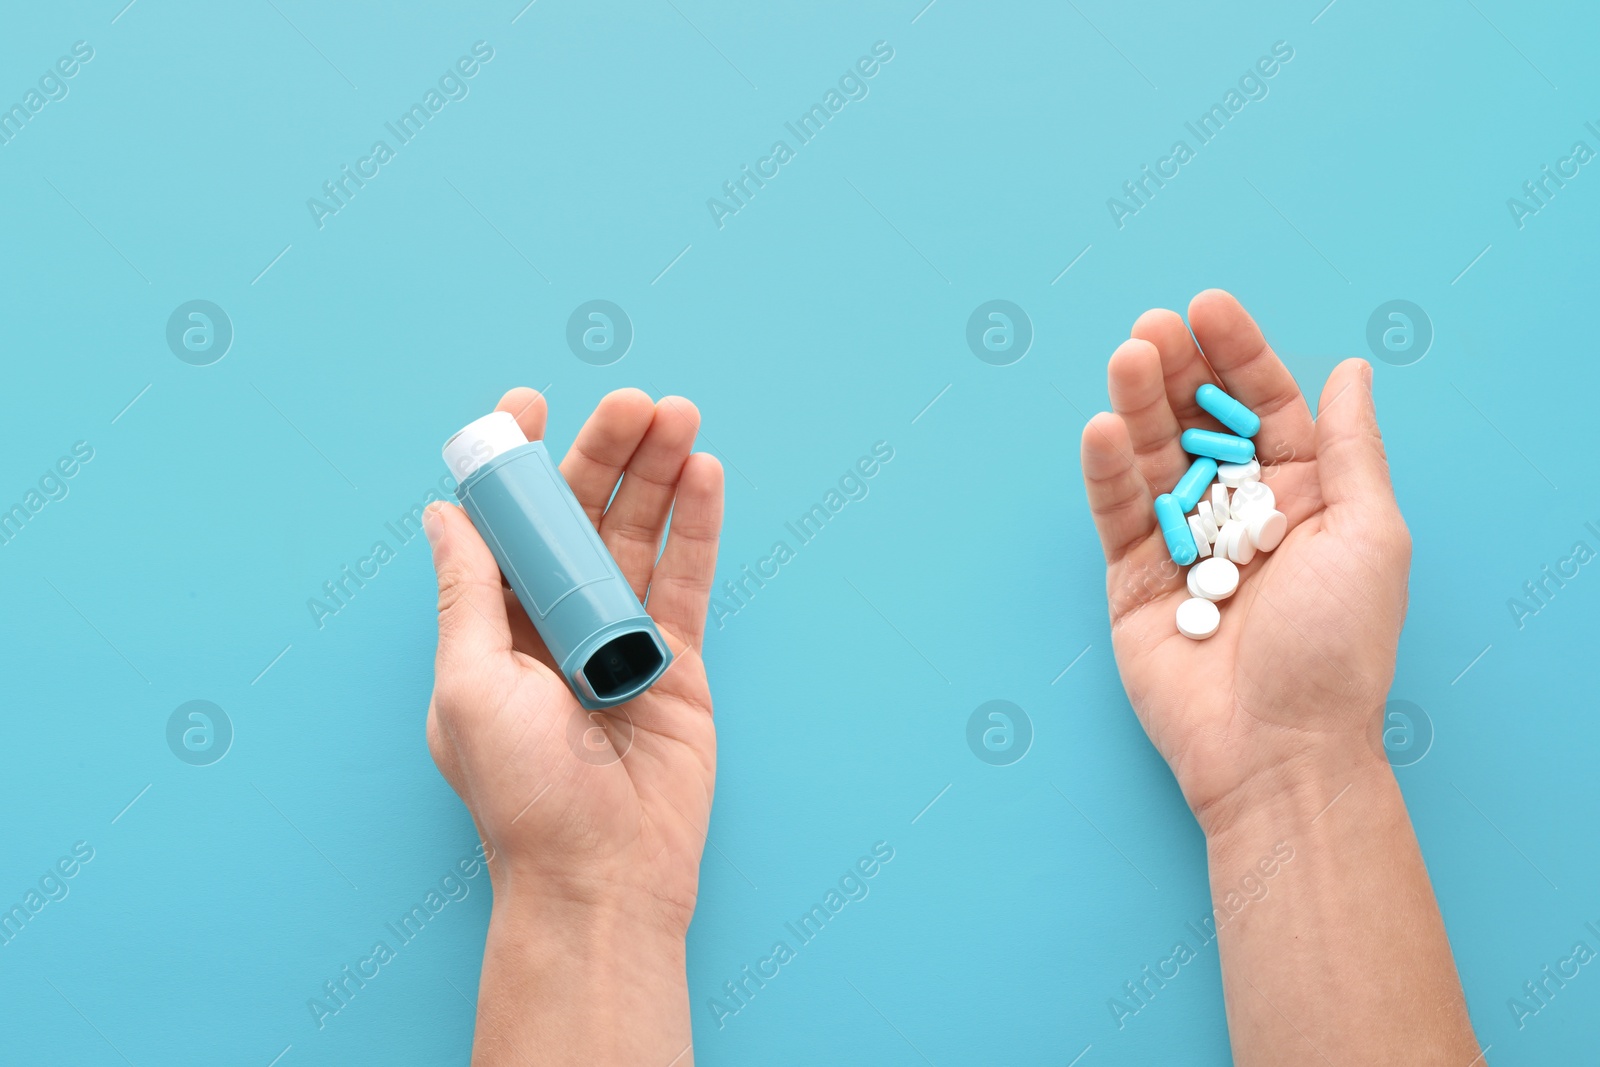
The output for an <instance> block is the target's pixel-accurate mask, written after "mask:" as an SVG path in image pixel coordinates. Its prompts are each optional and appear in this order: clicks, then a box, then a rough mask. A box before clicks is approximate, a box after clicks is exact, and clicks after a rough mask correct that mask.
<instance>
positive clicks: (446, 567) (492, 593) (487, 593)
mask: <svg viewBox="0 0 1600 1067" xmlns="http://www.w3.org/2000/svg"><path fill="white" fill-rule="evenodd" d="M422 528H423V530H424V532H426V533H427V535H428V543H429V544H430V545H432V546H433V567H434V571H435V573H436V574H437V576H438V580H439V655H438V666H437V673H439V674H441V675H442V674H444V673H445V672H446V671H447V670H448V669H449V668H451V667H454V666H459V665H462V664H473V663H477V662H480V661H481V660H482V659H484V658H485V657H488V656H493V655H496V654H500V653H505V652H508V651H510V649H511V628H510V625H509V624H508V623H507V622H506V604H505V599H504V595H503V594H502V593H501V591H500V568H499V566H498V565H496V563H495V561H494V556H493V555H491V554H490V552H489V546H488V545H485V544H484V543H483V538H481V537H479V536H478V531H477V530H475V529H473V526H472V520H470V519H468V518H467V515H466V513H465V512H464V511H462V510H461V509H460V508H458V507H456V506H455V505H453V504H446V503H444V502H443V501H437V502H435V503H433V504H430V505H428V509H427V510H426V511H424V512H423V513H422Z"/></svg>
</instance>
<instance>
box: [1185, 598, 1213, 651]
mask: <svg viewBox="0 0 1600 1067" xmlns="http://www.w3.org/2000/svg"><path fill="white" fill-rule="evenodd" d="M1221 625H1222V612H1220V611H1218V610H1217V606H1216V605H1215V604H1213V603H1212V602H1211V601H1209V600H1204V599H1202V598H1200V597H1190V598H1189V599H1188V600H1185V601H1184V602H1183V603H1182V604H1179V605H1178V632H1179V633H1180V634H1182V635H1183V636H1185V637H1187V638H1190V639H1192V640H1195V641H1204V640H1205V639H1206V638H1208V637H1210V636H1211V635H1212V634H1214V633H1216V632H1217V627H1218V626H1221Z"/></svg>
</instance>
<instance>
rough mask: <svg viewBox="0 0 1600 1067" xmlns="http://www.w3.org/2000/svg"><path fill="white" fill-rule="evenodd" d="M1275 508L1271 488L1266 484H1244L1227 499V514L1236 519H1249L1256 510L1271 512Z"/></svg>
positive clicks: (1275, 502)
mask: <svg viewBox="0 0 1600 1067" xmlns="http://www.w3.org/2000/svg"><path fill="white" fill-rule="evenodd" d="M1277 506H1278V501H1277V498H1276V497H1274V496H1273V493H1272V487H1271V486H1269V485H1268V484H1267V483H1266V482H1245V483H1244V484H1243V485H1241V486H1239V488H1237V489H1235V490H1234V491H1233V496H1232V497H1230V498H1229V499H1228V513H1229V514H1230V515H1232V516H1233V517H1234V518H1236V519H1245V518H1249V517H1250V515H1251V514H1253V513H1254V512H1255V511H1257V510H1261V511H1271V510H1272V509H1273V508H1275V507H1277Z"/></svg>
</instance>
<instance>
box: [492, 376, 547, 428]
mask: <svg viewBox="0 0 1600 1067" xmlns="http://www.w3.org/2000/svg"><path fill="white" fill-rule="evenodd" d="M494 409H495V410H496V411H505V412H509V413H510V415H511V416H512V417H513V418H515V419H516V420H517V425H518V426H520V427H522V434H523V436H524V437H526V438H527V439H528V440H530V441H540V440H543V439H544V426H545V420H546V418H547V417H548V416H549V413H550V406H549V404H548V403H546V402H545V399H544V394H543V393H541V392H539V390H537V389H529V388H528V387H527V386H526V385H519V386H517V387H516V388H515V389H513V390H511V391H510V392H508V393H507V394H506V395H505V396H503V397H501V398H500V403H498V404H496V405H495V406H494Z"/></svg>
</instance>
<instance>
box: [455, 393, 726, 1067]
mask: <svg viewBox="0 0 1600 1067" xmlns="http://www.w3.org/2000/svg"><path fill="white" fill-rule="evenodd" d="M497 412H498V413H499V417H496V418H494V419H492V420H491V421H490V422H489V424H488V427H487V433H486V434H482V433H481V432H482V431H483V430H484V428H483V427H480V428H479V431H475V432H480V435H482V436H489V438H490V439H489V440H488V441H487V442H486V443H485V444H484V445H483V446H482V447H480V448H479V449H478V453H479V455H478V456H477V457H472V458H474V459H475V461H476V463H477V469H475V470H473V471H471V472H470V473H468V474H467V476H466V477H462V476H461V474H460V472H459V470H458V471H457V477H458V478H459V479H460V481H461V483H462V484H461V489H460V491H459V495H460V497H461V499H462V500H463V502H464V504H465V505H466V507H467V508H468V510H469V511H475V512H476V513H475V514H474V516H473V517H474V518H476V519H479V520H481V521H482V522H483V525H484V528H486V529H488V530H489V531H490V536H491V537H493V538H496V539H498V540H499V541H500V544H499V545H498V546H497V548H496V549H492V548H491V546H490V544H486V543H485V538H484V537H483V536H482V535H480V533H479V530H478V528H475V526H474V522H473V520H472V519H469V517H468V514H467V513H465V512H463V511H462V509H460V508H457V507H455V506H452V505H450V504H445V503H436V504H434V505H432V506H430V507H429V509H428V511H427V512H426V513H425V515H424V529H425V530H426V531H427V534H428V538H429V541H430V543H431V544H432V546H433V558H434V566H435V569H436V570H437V572H438V578H439V649H438V657H437V663H436V667H435V680H434V691H433V699H432V701H431V703H430V705H429V708H428V730H427V733H428V746H429V749H430V751H431V752H432V753H433V757H434V760H435V762H436V763H437V764H438V765H439V769H440V771H441V773H442V774H443V775H444V777H445V778H446V779H447V780H448V781H449V783H450V784H451V786H453V787H454V788H455V790H456V792H457V793H458V794H460V796H461V798H462V800H463V801H465V802H466V805H467V807H468V808H469V809H470V810H471V812H472V816H473V820H474V822H475V824H476V827H477V830H478V833H479V835H480V837H481V838H482V839H483V840H484V842H485V843H486V844H487V846H488V848H487V850H486V851H488V852H489V854H490V856H491V860H490V863H489V870H490V876H491V878H492V880H493V884H494V910H493V914H492V917H491V920H490V927H489V941H488V946H487V949H486V952H485V958H484V973H483V981H482V984H481V987H480V993H479V1002H478V1033H477V1045H476V1048H475V1053H474V1060H473V1062H474V1063H477V1064H485V1063H489V1064H492V1063H500V1062H507V1063H510V1062H525V1060H526V1056H527V1055H528V1054H529V1051H528V1050H529V1049H530V1048H532V1047H537V1049H538V1053H539V1058H540V1062H544V1063H567V1062H573V1063H578V1062H582V1063H584V1064H585V1065H586V1067H594V1065H595V1064H603V1063H612V1062H617V1063H632V1062H640V1063H643V1062H657V1061H659V1062H662V1063H666V1062H669V1061H671V1060H672V1059H673V1057H674V1056H676V1055H678V1054H679V1053H680V1052H681V1051H682V1050H683V1049H684V1047H685V1046H686V1044H687V1042H688V1040H689V1033H688V1029H689V1021H688V1019H689V1015H688V1000H687V997H688V994H687V986H686V978H685V974H684V935H685V932H686V931H687V928H688V924H689V918H690V916H691V915H692V913H693V910H694V904H695V897H696V892H697V888H698V876H699V863H700V854H701V851H702V849H703V847H704V843H705V834H706V829H707V825H708V823H709V820H710V809H711V794H712V785H713V782H714V779H715V768H716V740H715V731H714V729H713V726H712V720H711V697H710V691H709V686H708V684H707V680H706V674H705V665H704V663H703V662H702V660H701V658H700V648H701V643H702V639H703V636H704V630H705V620H706V607H707V602H708V600H709V597H710V591H711V582H712V578H713V574H714V571H715V567H716V552H717V542H718V535H719V530H720V527H721V521H722V468H721V466H720V465H719V464H718V463H717V461H716V460H715V459H714V458H712V457H711V456H709V455H705V454H691V449H692V448H693V445H694V440H695V437H696V435H697V433H698V429H699V412H698V411H696V410H695V408H694V406H693V405H692V404H690V403H689V402H688V401H687V400H684V399H682V398H678V397H666V398H664V399H662V400H661V401H660V402H658V403H652V402H651V401H650V398H649V397H648V396H646V395H645V394H644V393H642V392H640V391H638V390H635V389H625V390H620V391H618V392H615V393H612V394H610V395H608V396H606V397H605V398H604V399H603V400H601V402H600V404H599V405H598V407H597V408H596V409H595V411H594V414H593V415H591V416H590V418H589V420H588V422H586V423H585V424H584V426H583V428H582V429H581V430H580V431H579V432H578V435H577V438H576V440H575V441H574V442H573V445H572V448H571V449H570V450H569V451H568V453H567V455H566V457H565V458H564V459H563V460H562V462H561V464H560V467H559V470H558V469H557V468H555V467H554V466H553V465H552V464H550V462H549V457H548V454H547V453H546V452H545V451H544V446H543V444H542V443H539V442H540V439H541V438H542V437H543V434H544V428H545V419H546V405H545V401H544V398H543V397H542V396H540V395H539V394H538V393H536V392H535V391H533V390H531V389H514V390H512V391H511V392H509V393H507V394H506V395H505V397H504V398H502V400H501V401H500V404H499V405H498V408H497ZM507 420H510V421H509V422H508V421H507ZM513 423H514V425H513ZM527 442H533V443H535V444H534V445H530V444H528V443H527ZM535 445H536V447H535ZM469 447H470V446H469ZM485 453H494V455H487V456H486V455H485ZM497 463H498V464H499V465H500V466H499V468H498V470H499V472H500V474H501V477H500V478H498V479H495V477H494V476H495V473H496V471H495V470H494V469H491V468H495V465H496V464H497ZM517 465H521V466H524V467H526V468H528V470H526V471H524V472H523V473H521V474H519V475H518V476H517V477H516V478H511V477H509V476H508V474H509V468H511V467H513V466H517ZM619 480H620V484H619ZM569 486H570V491H569V490H568V488H567V487H569ZM519 513H520V514H522V515H524V516H525V517H526V519H527V521H528V522H530V523H532V525H533V526H534V527H535V529H534V530H532V531H531V532H530V531H529V530H528V529H527V528H525V527H524V528H522V529H517V528H516V520H515V519H514V516H516V515H517V514H519ZM669 515H670V517H671V529H670V531H668V529H667V527H668V517H669ZM579 521H581V522H583V523H585V524H587V526H588V530H587V531H584V530H583V529H582V528H581V527H578V526H576V524H577V523H578V522H579ZM578 533H583V535H584V536H582V537H577V536H575V535H576V534H578ZM663 538H665V547H664V548H663V547H662V544H663ZM497 556H499V557H500V559H501V560H503V561H504V562H505V563H506V564H507V566H508V567H509V568H510V569H509V570H508V571H507V573H506V574H505V579H506V580H508V581H509V583H510V587H508V586H507V585H506V584H504V583H503V580H502V567H501V565H500V564H499V563H497ZM658 556H659V558H658ZM524 603H526V604H528V605H529V607H528V609H526V610H525V609H524V607H523V605H524ZM641 603H643V604H645V605H647V606H648V614H646V613H645V612H644V611H643V610H641V609H640V607H639V605H640V604H641ZM568 609H577V610H576V611H573V612H571V614H563V612H564V611H567V610H568ZM530 612H531V613H532V615H533V617H530ZM536 622H538V623H540V624H541V625H542V626H543V628H544V636H541V631H540V628H539V627H536V625H535V623H536ZM618 642H621V644H618ZM608 646H615V647H612V648H611V649H610V651H611V652H614V653H616V656H615V658H608V656H607V652H606V650H607V648H608ZM620 701H626V702H625V703H620ZM530 1005H533V1007H532V1009H530ZM597 1013H598V1014H597ZM613 1015H614V1016H615V1017H614V1018H613V1017H612V1016H613ZM580 1017H581V1018H584V1019H585V1020H587V1021H586V1023H585V1026H584V1027H582V1028H581V1029H582V1031H583V1032H582V1033H578V1032H575V1030H574V1027H573V1025H572V1022H571V1020H572V1019H574V1018H580ZM569 1042H570V1043H571V1045H570V1047H569V1045H568V1043H569ZM580 1046H581V1047H580ZM668 1046H671V1047H668ZM519 1056H521V1057H523V1058H521V1059H519V1058H518V1057H519ZM680 1062H687V1060H684V1061H680Z"/></svg>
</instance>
